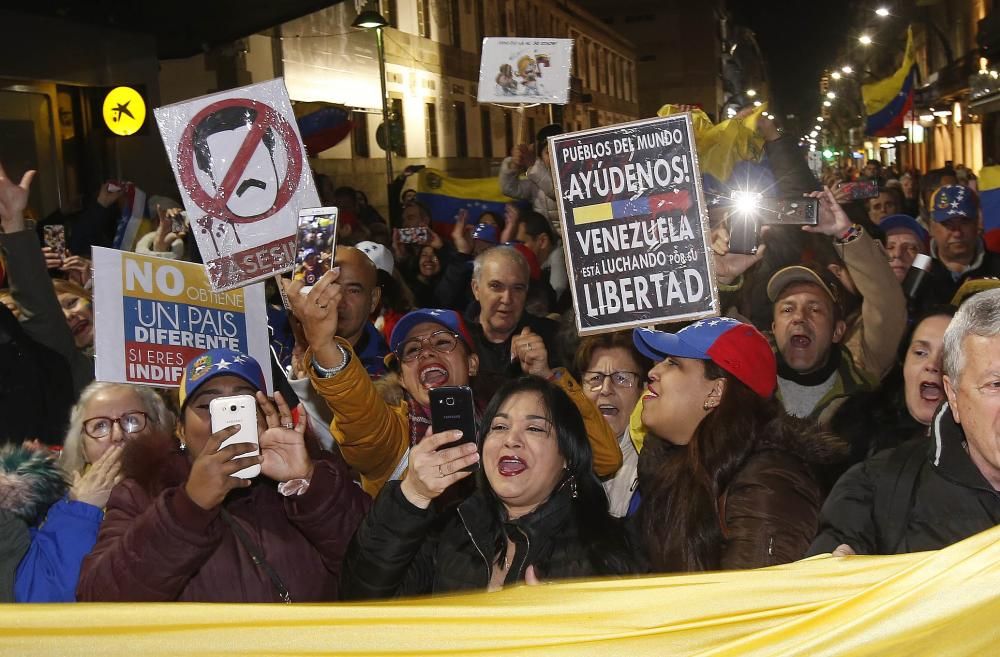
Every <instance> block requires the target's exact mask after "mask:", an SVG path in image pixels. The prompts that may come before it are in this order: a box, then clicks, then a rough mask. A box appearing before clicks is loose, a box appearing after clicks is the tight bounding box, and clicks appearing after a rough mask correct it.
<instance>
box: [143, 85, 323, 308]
mask: <svg viewBox="0 0 1000 657" xmlns="http://www.w3.org/2000/svg"><path fill="white" fill-rule="evenodd" d="M155 114H156V122H157V124H158V125H159V127H160V135H161V137H162V138H163V145H164V146H165V147H166V149H167V154H168V155H169V157H170V165H171V166H172V167H173V169H174V176H175V177H176V179H177V187H178V188H179V189H180V193H181V200H182V202H183V204H184V209H185V210H187V213H188V217H189V219H190V223H191V230H193V231H194V235H195V239H196V240H197V242H198V248H199V249H200V251H201V255H202V259H203V260H204V262H205V267H206V269H207V270H208V273H209V280H210V282H211V285H212V289H214V290H216V291H222V290H231V289H233V288H237V287H241V286H243V285H247V284H249V283H252V282H254V281H258V280H261V279H263V278H266V277H268V276H273V275H274V274H278V273H281V272H286V271H289V270H291V269H292V267H293V265H294V264H295V232H296V225H297V222H298V215H299V209H300V208H306V207H316V206H318V205H319V196H318V195H317V193H316V187H315V185H314V183H313V177H312V172H311V171H310V169H309V161H308V159H307V156H306V152H305V148H304V147H303V146H302V139H301V137H300V136H299V129H298V126H297V125H296V123H295V114H294V112H293V111H292V104H291V102H290V101H289V99H288V92H287V91H286V90H285V84H284V81H283V80H282V79H281V78H278V79H275V80H269V81H267V82H261V83H259V84H252V85H249V86H246V87H240V88H239V89H232V90H229V91H224V92H221V93H217V94H211V95H208V96H201V97H200V98H195V99H193V100H188V101H184V102H182V103H176V104H174V105H167V106H166V107H160V108H157V109H156V110H155Z"/></svg>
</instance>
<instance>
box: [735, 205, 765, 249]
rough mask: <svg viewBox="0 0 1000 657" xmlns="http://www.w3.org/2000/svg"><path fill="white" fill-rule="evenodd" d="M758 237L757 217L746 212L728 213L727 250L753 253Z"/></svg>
mask: <svg viewBox="0 0 1000 657" xmlns="http://www.w3.org/2000/svg"><path fill="white" fill-rule="evenodd" d="M759 238H760V225H759V224H758V222H757V217H756V216H754V215H753V214H751V213H748V212H735V213H733V214H731V215H729V252H730V253H744V254H746V255H754V254H755V253H757V241H758V240H759Z"/></svg>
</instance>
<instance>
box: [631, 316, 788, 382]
mask: <svg viewBox="0 0 1000 657" xmlns="http://www.w3.org/2000/svg"><path fill="white" fill-rule="evenodd" d="M632 340H633V341H634V342H635V346H636V349H638V350H639V352H640V353H641V354H643V355H644V356H646V357H647V358H652V359H653V360H654V361H661V360H663V359H664V358H665V357H667V356H678V357H680V358H697V359H699V360H710V361H712V362H713V363H715V364H716V365H718V366H719V367H721V368H722V369H724V370H726V371H727V372H729V373H730V374H732V375H733V376H734V377H736V379H737V380H739V381H741V382H742V383H743V384H744V385H746V386H747V387H748V388H750V389H751V390H753V391H754V392H755V393H757V394H758V395H760V396H761V397H763V398H765V399H767V398H769V397H770V396H771V395H772V394H774V389H775V387H776V386H777V385H778V366H777V363H776V362H775V360H774V352H772V351H771V345H770V344H768V342H767V338H765V337H764V336H763V335H761V333H760V331H758V330H757V329H755V328H754V327H753V326H751V325H749V324H744V323H743V322H738V321H736V320H735V319H732V318H730V317H713V318H709V319H703V320H700V321H697V322H695V323H693V324H689V325H688V326H685V327H684V328H682V329H681V330H680V331H678V332H677V333H666V332H664V331H654V330H651V329H645V328H638V329H636V330H635V332H634V333H633V334H632Z"/></svg>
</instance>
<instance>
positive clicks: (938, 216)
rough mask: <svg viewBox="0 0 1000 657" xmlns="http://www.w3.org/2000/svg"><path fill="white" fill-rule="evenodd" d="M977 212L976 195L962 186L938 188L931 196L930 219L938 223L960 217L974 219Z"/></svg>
mask: <svg viewBox="0 0 1000 657" xmlns="http://www.w3.org/2000/svg"><path fill="white" fill-rule="evenodd" d="M978 210H979V205H978V201H977V200H976V193H975V192H974V191H972V190H971V189H969V188H968V187H963V186H962V185H945V186H943V187H938V188H937V189H935V190H934V194H932V195H931V219H933V220H934V221H937V222H938V223H940V222H943V221H948V220H949V219H959V218H961V217H968V218H969V219H976V218H977V217H978V216H979V212H978Z"/></svg>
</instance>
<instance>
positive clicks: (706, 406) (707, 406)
mask: <svg viewBox="0 0 1000 657" xmlns="http://www.w3.org/2000/svg"><path fill="white" fill-rule="evenodd" d="M713 408H715V406H714V405H712V404H709V403H708V400H706V401H705V403H704V404H702V405H701V410H703V411H710V410H712V409H713Z"/></svg>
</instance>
